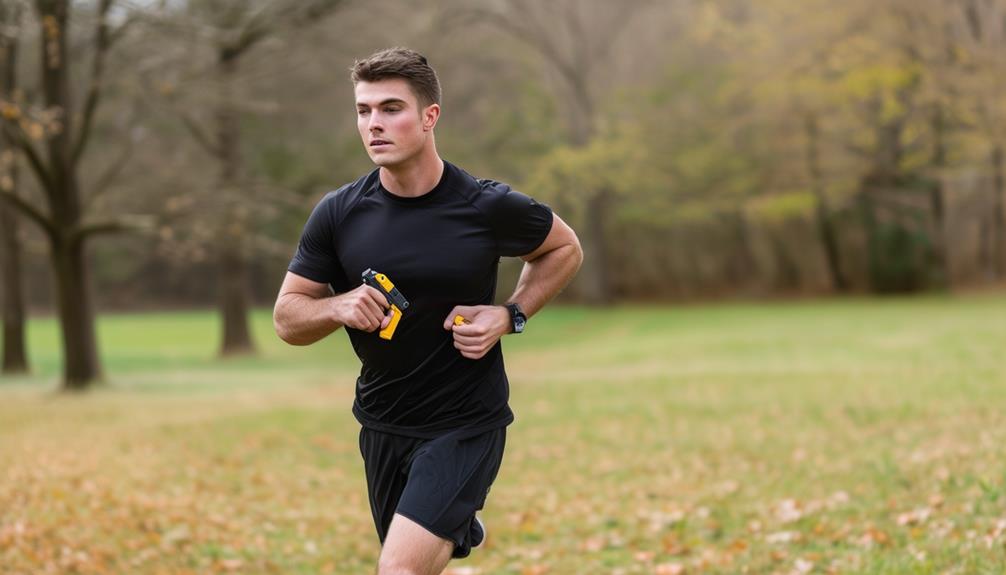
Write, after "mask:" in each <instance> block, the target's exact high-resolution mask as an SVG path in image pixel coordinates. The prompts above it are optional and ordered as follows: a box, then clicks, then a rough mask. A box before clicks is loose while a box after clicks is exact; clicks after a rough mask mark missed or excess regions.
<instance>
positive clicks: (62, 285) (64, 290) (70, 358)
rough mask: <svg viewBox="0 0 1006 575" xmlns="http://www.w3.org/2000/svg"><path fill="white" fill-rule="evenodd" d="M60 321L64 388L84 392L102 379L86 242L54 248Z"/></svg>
mask: <svg viewBox="0 0 1006 575" xmlns="http://www.w3.org/2000/svg"><path fill="white" fill-rule="evenodd" d="M53 265H54V267H55V271H56V294H57V298H58V301H59V319H60V323H61V324H62V326H63V354H64V365H63V386H64V389H66V390H69V391H82V390H84V389H86V388H88V387H89V386H90V385H91V384H93V383H95V382H98V381H100V380H101V378H102V373H101V363H100V361H99V359H98V341H97V336H96V333H95V323H94V304H93V303H92V301H91V287H90V286H91V282H90V270H89V267H88V263H87V259H86V257H85V254H84V242H83V240H80V241H76V242H60V243H59V244H57V245H56V246H54V247H53Z"/></svg>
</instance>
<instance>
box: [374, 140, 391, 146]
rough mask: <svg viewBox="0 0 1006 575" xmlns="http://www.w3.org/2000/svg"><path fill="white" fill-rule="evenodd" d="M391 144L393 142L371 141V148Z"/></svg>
mask: <svg viewBox="0 0 1006 575" xmlns="http://www.w3.org/2000/svg"><path fill="white" fill-rule="evenodd" d="M390 143H391V142H389V141H387V140H371V141H370V146H371V147H374V146H386V145H388V144H390Z"/></svg>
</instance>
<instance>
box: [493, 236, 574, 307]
mask: <svg viewBox="0 0 1006 575" xmlns="http://www.w3.org/2000/svg"><path fill="white" fill-rule="evenodd" d="M581 262H583V252H582V251H581V250H580V245H579V244H578V243H572V244H565V245H563V246H560V247H558V248H556V249H554V250H552V251H550V252H547V253H545V254H543V255H542V256H541V257H538V258H536V259H534V260H531V261H528V262H525V263H524V269H522V270H521V274H520V279H519V280H517V287H516V288H515V289H514V292H513V295H512V296H510V298H509V299H508V300H507V301H508V302H516V303H517V304H518V305H520V308H521V310H522V311H523V312H524V314H525V315H526V316H528V317H531V316H532V315H534V314H535V313H537V312H538V310H540V309H541V308H543V307H545V304H546V303H548V302H549V301H550V300H551V299H552V298H554V297H555V296H556V295H558V293H559V292H560V291H562V288H564V287H566V285H567V284H568V283H569V282H570V281H571V280H572V279H573V276H574V275H576V271H577V270H578V269H580V263H581Z"/></svg>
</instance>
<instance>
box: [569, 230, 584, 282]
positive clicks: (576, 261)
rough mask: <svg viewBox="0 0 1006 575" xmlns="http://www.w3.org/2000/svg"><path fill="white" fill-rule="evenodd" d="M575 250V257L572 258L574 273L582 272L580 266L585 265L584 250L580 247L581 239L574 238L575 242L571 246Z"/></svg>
mask: <svg viewBox="0 0 1006 575" xmlns="http://www.w3.org/2000/svg"><path fill="white" fill-rule="evenodd" d="M570 245H571V246H572V248H573V256H572V257H571V258H570V259H571V260H572V261H573V273H574V274H575V273H576V272H578V271H580V266H581V265H583V248H582V247H581V246H580V238H578V237H576V236H575V235H574V236H573V241H572V243H571V244H570Z"/></svg>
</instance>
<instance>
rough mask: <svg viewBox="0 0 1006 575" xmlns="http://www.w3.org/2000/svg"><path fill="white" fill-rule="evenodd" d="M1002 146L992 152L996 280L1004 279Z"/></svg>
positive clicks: (1005, 227) (1005, 242)
mask: <svg viewBox="0 0 1006 575" xmlns="http://www.w3.org/2000/svg"><path fill="white" fill-rule="evenodd" d="M1003 164H1004V158H1003V147H1002V144H996V145H995V148H994V149H993V150H992V194H993V196H992V238H991V239H992V242H993V245H992V250H991V254H990V255H991V256H992V258H993V262H992V266H993V268H992V269H993V273H994V274H995V278H996V279H999V280H1001V279H1003V278H1004V277H1006V213H1004V210H1006V174H1004V165H1003Z"/></svg>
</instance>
